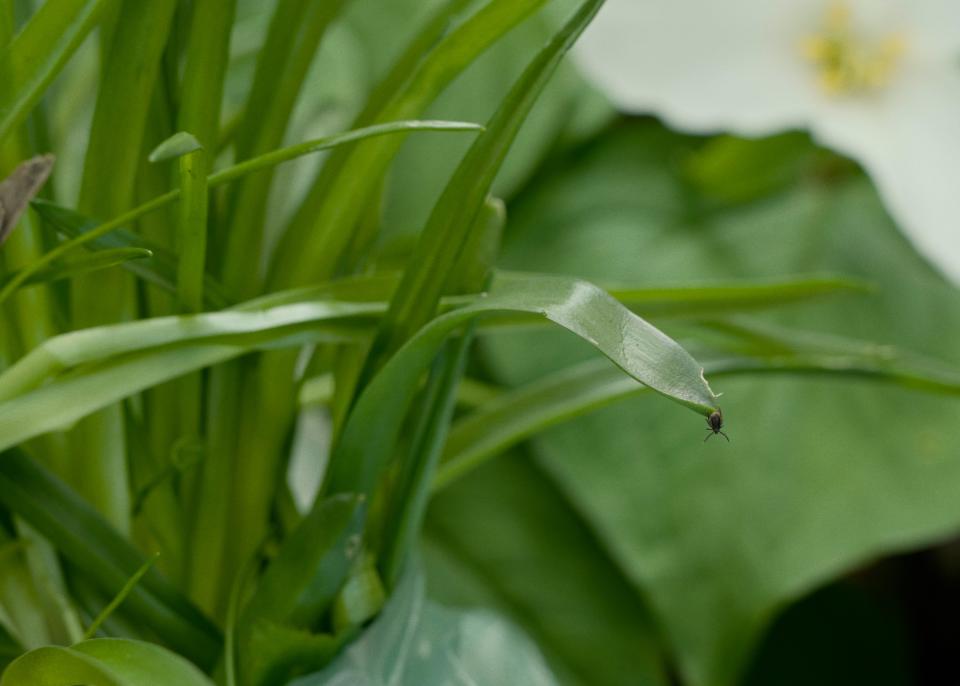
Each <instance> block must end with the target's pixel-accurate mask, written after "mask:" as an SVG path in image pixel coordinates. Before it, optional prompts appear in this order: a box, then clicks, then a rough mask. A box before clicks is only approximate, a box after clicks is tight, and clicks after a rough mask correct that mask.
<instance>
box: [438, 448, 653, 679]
mask: <svg viewBox="0 0 960 686" xmlns="http://www.w3.org/2000/svg"><path fill="white" fill-rule="evenodd" d="M425 542H426V544H427V545H426V550H425V556H424V559H425V570H426V573H427V581H428V583H427V587H428V590H429V592H430V595H431V597H433V598H437V599H439V600H441V601H443V602H445V603H454V604H456V605H458V606H464V605H466V606H475V605H483V606H486V607H490V608H493V609H496V610H498V611H502V612H504V613H505V614H506V615H507V616H508V617H510V618H511V619H512V620H513V621H515V622H516V623H517V624H518V625H519V626H520V627H521V628H522V629H523V630H524V631H525V632H526V633H527V634H528V635H529V636H530V637H531V638H532V639H534V640H535V641H536V642H537V644H538V645H539V647H540V648H541V649H542V650H543V651H544V653H545V655H546V657H547V658H548V660H549V661H550V663H551V665H552V666H553V667H554V670H555V671H556V673H557V675H558V676H559V677H560V678H561V680H562V682H563V683H565V684H570V685H571V686H573V685H578V686H622V685H623V684H633V685H635V686H654V685H663V684H666V683H668V682H667V678H666V674H665V673H664V667H663V659H664V656H663V655H662V648H661V646H660V641H659V637H658V635H657V631H656V629H655V627H654V623H653V620H652V618H651V616H650V610H649V608H648V607H646V605H645V603H644V602H643V601H642V600H641V598H640V594H639V593H637V591H636V590H635V589H634V588H632V587H631V585H630V582H629V581H628V580H627V579H626V578H625V577H624V575H623V573H622V572H621V571H620V570H619V569H618V568H617V566H616V565H615V564H614V563H613V561H612V560H611V559H610V556H609V554H608V553H607V551H605V550H604V549H603V548H602V547H601V545H600V544H599V543H598V541H597V540H596V538H595V536H594V535H593V533H592V532H591V531H590V529H589V528H588V526H587V525H586V523H585V522H584V520H583V518H582V517H581V516H580V515H579V514H578V513H577V512H576V511H575V510H574V509H573V508H572V507H571V506H570V504H569V503H567V502H566V501H565V499H564V498H563V496H562V494H561V493H560V492H559V491H558V490H557V488H556V485H555V484H553V483H552V481H551V479H550V477H549V476H548V475H547V474H545V473H544V472H543V471H542V470H541V469H539V468H538V467H537V466H536V465H535V464H533V462H532V461H531V460H529V459H528V458H527V457H526V456H525V455H522V454H518V453H516V452H514V453H512V454H510V455H509V456H505V457H504V458H503V459H502V460H500V461H498V462H495V463H492V464H488V465H485V466H484V467H482V468H481V469H478V470H477V471H476V472H474V473H472V474H471V475H470V478H469V479H465V480H463V481H461V482H459V483H457V484H454V485H452V486H451V487H450V489H449V490H448V491H444V492H442V493H439V494H437V495H435V496H434V498H433V500H432V502H431V505H430V510H429V513H428V517H427V523H426V534H425Z"/></svg>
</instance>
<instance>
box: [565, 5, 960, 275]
mask: <svg viewBox="0 0 960 686" xmlns="http://www.w3.org/2000/svg"><path fill="white" fill-rule="evenodd" d="M575 56H576V58H577V61H578V62H579V64H580V66H581V67H582V68H583V70H584V71H585V72H586V74H587V75H588V77H590V78H591V79H592V80H593V81H594V82H595V83H596V84H597V85H598V86H599V87H600V88H601V89H602V90H603V91H605V92H606V93H607V94H608V95H609V96H610V97H611V99H612V100H613V101H614V102H615V104H617V106H619V107H620V108H621V109H623V110H625V111H628V112H634V113H653V114H657V115H659V116H661V117H662V118H663V119H664V120H665V121H666V122H667V123H668V124H670V125H671V126H673V127H675V128H678V129H682V130H685V131H691V132H698V133H713V132H719V131H727V132H731V133H735V134H738V135H741V136H747V137H756V136H764V135H769V134H772V133H775V132H778V131H782V130H785V129H796V128H803V129H808V130H809V131H810V132H811V134H812V135H813V136H814V138H815V139H816V140H817V141H818V142H820V143H821V144H823V145H824V146H827V147H829V148H832V149H834V150H837V151H838V152H841V153H843V154H845V155H848V156H850V157H852V158H854V159H856V160H857V161H859V162H860V163H861V165H863V167H864V168H865V169H866V170H867V172H868V173H869V174H870V176H871V177H872V179H873V181H874V183H875V184H876V186H877V188H878V189H879V191H880V193H881V195H882V197H883V198H884V201H885V202H886V204H887V207H888V209H889V210H890V212H891V214H892V215H893V216H894V218H895V219H896V220H897V222H898V223H899V224H900V226H901V228H902V229H903V231H904V232H906V233H907V234H908V235H909V237H910V238H911V239H912V240H913V242H914V244H915V245H916V246H917V248H918V249H919V250H920V252H921V253H923V254H924V255H925V256H926V257H927V258H928V259H929V260H930V261H931V262H933V263H934V264H935V265H937V266H938V267H939V268H940V269H941V270H942V271H943V272H944V273H945V274H947V275H948V276H949V277H950V278H952V279H953V281H954V282H955V283H960V0H849V1H848V2H842V3H841V2H837V0H607V3H606V5H605V6H604V7H603V9H602V10H601V11H600V13H599V14H598V15H597V18H596V19H595V21H594V23H593V25H591V26H590V27H589V28H588V29H587V31H586V32H585V34H584V35H583V37H582V38H581V40H580V42H579V44H578V45H577V47H576V48H575Z"/></svg>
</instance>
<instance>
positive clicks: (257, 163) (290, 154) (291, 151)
mask: <svg viewBox="0 0 960 686" xmlns="http://www.w3.org/2000/svg"><path fill="white" fill-rule="evenodd" d="M482 130H483V127H482V126H480V125H478V124H470V123H464V122H448V121H398V122H390V123H387V124H377V125H375V126H369V127H366V128H363V129H357V130H356V131H348V132H346V133H342V134H337V135H334V136H325V137H323V138H317V139H314V140H310V141H306V142H304V143H298V144H296V145H291V146H288V147H285V148H280V149H279V150H274V151H272V152H268V153H266V154H263V155H260V156H258V157H255V158H253V159H250V160H246V161H244V162H240V163H239V164H235V165H233V166H232V167H228V168H226V169H223V170H221V171H219V172H216V173H214V174H211V175H210V176H209V177H207V183H208V184H209V186H210V187H211V188H214V187H216V186H219V185H222V184H225V183H229V182H230V181H234V180H236V179H238V178H241V177H243V176H246V175H247V174H251V173H253V172H255V171H258V170H260V169H266V168H268V167H272V166H274V165H277V164H280V163H282V162H287V161H289V160H293V159H296V158H298V157H302V156H303V155H309V154H311V153H314V152H319V151H321V150H326V149H328V148H332V147H336V146H338V145H346V144H348V143H355V142H357V141H361V140H364V139H366V138H371V137H376V136H385V135H390V134H397V133H408V132H412V131H457V132H463V131H469V132H476V131H482ZM179 197H180V191H179V190H173V191H170V192H169V193H165V194H164V195H161V196H159V197H156V198H154V199H153V200H150V201H148V202H146V203H144V204H142V205H140V206H138V207H135V208H133V209H132V210H129V211H127V212H125V213H123V214H121V215H120V216H118V217H115V218H114V219H111V220H110V221H108V222H105V223H103V224H100V225H98V226H96V227H94V228H91V229H90V230H89V231H86V232H85V233H84V234H83V235H81V236H77V237H76V238H73V239H71V240H69V241H67V242H66V243H62V244H61V245H59V246H57V247H56V248H54V249H53V250H50V251H49V252H47V253H45V254H44V255H43V257H41V258H40V259H38V260H36V261H35V262H33V263H32V264H31V265H30V266H29V267H26V268H25V269H23V270H22V271H21V272H20V274H19V276H18V277H17V279H14V280H13V281H11V282H9V283H8V284H7V285H6V286H4V287H3V288H0V303H2V302H3V301H4V300H6V299H7V298H8V297H10V295H11V294H12V293H13V292H14V291H15V290H16V289H17V288H18V287H19V285H20V283H22V282H23V281H24V280H26V279H27V278H28V277H29V276H30V274H32V273H34V272H35V271H37V270H39V269H41V268H42V267H45V266H46V265H48V264H50V263H51V262H53V261H55V260H56V259H58V258H59V257H60V256H62V255H63V254H65V253H67V252H69V251H70V250H73V249H74V248H76V247H78V246H81V245H84V244H86V243H90V242H92V241H95V240H96V239H98V238H100V237H102V236H105V235H106V234H108V233H110V232H112V231H116V230H117V229H119V228H120V227H122V226H126V225H128V224H130V223H132V222H133V221H135V220H136V219H138V218H140V217H142V216H143V215H145V214H147V213H149V212H153V211H154V210H158V209H160V208H161V207H165V206H167V205H169V204H170V203H172V202H176V201H177V200H178V199H179Z"/></svg>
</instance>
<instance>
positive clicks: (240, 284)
mask: <svg viewBox="0 0 960 686" xmlns="http://www.w3.org/2000/svg"><path fill="white" fill-rule="evenodd" d="M346 2H347V0H326V2H306V3H304V2H303V1H302V0H295V2H293V3H290V2H281V4H280V5H279V6H278V7H277V12H276V16H279V15H280V14H281V13H282V12H283V10H284V9H285V8H286V7H287V6H290V5H296V6H298V7H297V9H298V10H299V11H298V12H295V13H294V14H298V15H299V17H298V18H297V19H296V20H295V21H294V22H293V24H292V25H291V26H289V28H290V29H292V30H290V31H288V32H286V33H284V34H282V35H279V36H277V35H275V33H274V31H275V30H276V29H277V23H276V22H274V23H272V24H271V27H270V29H271V32H270V35H269V36H268V39H267V45H266V46H264V50H263V51H261V55H260V61H259V62H258V64H257V73H256V76H255V82H254V85H253V92H252V94H251V99H250V103H249V104H250V107H249V108H248V109H247V110H246V112H245V113H244V125H243V128H242V129H241V131H240V132H239V135H238V139H237V149H238V153H239V154H240V155H242V156H244V157H247V156H253V155H258V154H261V153H264V152H266V151H268V150H272V149H274V148H276V147H277V146H279V145H280V144H281V143H282V142H283V138H284V136H285V134H286V132H287V127H288V124H289V121H290V117H291V115H292V114H293V108H294V105H295V104H296V101H297V96H298V95H299V94H300V91H301V89H302V87H303V83H304V80H305V79H306V76H307V71H308V69H309V68H310V64H311V63H312V62H313V57H314V54H315V53H316V51H317V47H318V46H319V45H320V41H321V39H322V38H323V36H324V34H325V33H326V30H327V28H328V27H329V26H330V24H331V23H332V22H333V21H334V20H335V19H336V18H337V16H338V15H339V14H340V12H341V10H342V9H343V7H344V6H345V5H346ZM275 38H276V39H277V40H274V39H275ZM278 45H279V46H284V47H285V48H286V49H285V50H284V51H283V52H284V53H285V55H284V57H286V59H283V60H282V64H276V65H272V62H273V59H272V58H273V54H272V53H271V52H270V49H271V48H274V47H277V46H278ZM287 46H289V47H287ZM271 66H275V67H279V68H278V69H273V70H270V71H268V69H269V68H270V67H271ZM261 79H263V80H264V81H265V83H264V82H261ZM266 84H268V85H267V89H266V93H264V85H266ZM264 95H267V97H266V98H264V97H263V96H264ZM272 182H273V170H272V168H266V169H264V170H262V172H261V173H258V174H254V175H252V176H251V177H249V178H247V179H245V180H244V181H243V182H242V183H241V184H239V185H238V187H237V188H236V189H233V193H232V194H231V202H230V215H229V226H230V230H229V232H228V233H227V234H226V237H225V240H226V244H225V246H224V256H223V274H222V276H223V281H224V284H225V285H226V287H227V291H228V292H229V293H230V294H231V295H232V296H233V297H234V298H236V299H237V300H243V299H246V298H250V297H252V296H254V295H256V294H258V293H260V292H261V290H262V289H261V287H260V285H261V281H262V276H261V273H260V256H261V253H262V251H263V247H264V246H263V241H264V229H265V225H266V224H267V222H266V212H267V200H268V198H269V194H270V188H271V185H272Z"/></svg>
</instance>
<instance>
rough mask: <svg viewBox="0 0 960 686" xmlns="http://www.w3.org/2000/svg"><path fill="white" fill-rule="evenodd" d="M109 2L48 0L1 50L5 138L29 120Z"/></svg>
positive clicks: (0, 121) (0, 115) (0, 114)
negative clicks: (33, 110)
mask: <svg viewBox="0 0 960 686" xmlns="http://www.w3.org/2000/svg"><path fill="white" fill-rule="evenodd" d="M108 4H109V0H48V1H47V2H44V3H43V4H42V5H41V6H40V7H39V9H37V11H36V12H35V13H34V14H33V16H32V17H31V18H30V21H29V22H27V24H26V26H24V27H23V29H22V30H21V31H20V32H19V33H18V34H17V35H16V37H15V38H14V39H13V41H12V42H11V43H9V44H8V45H7V46H6V47H5V48H4V49H2V50H0V83H2V84H3V88H2V89H0V142H3V141H4V140H5V139H6V137H7V136H8V135H9V134H10V132H11V131H13V130H14V128H16V127H17V126H18V125H19V124H20V123H22V122H23V121H24V119H25V118H26V116H27V115H28V114H29V113H30V110H31V108H32V107H33V106H34V105H35V104H36V103H37V101H38V100H39V99H40V96H42V95H43V92H44V90H46V88H47V86H49V85H50V83H51V82H52V81H53V79H54V78H55V77H56V75H57V74H58V73H59V72H60V70H61V69H62V68H63V65H64V64H66V62H67V60H68V59H70V56H71V55H72V54H73V52H74V51H75V50H76V49H77V48H78V47H79V46H80V43H82V42H83V39H84V38H85V37H86V35H87V34H88V33H89V32H90V30H91V29H92V28H93V27H94V26H95V25H96V23H97V21H98V19H99V17H100V12H101V11H102V9H103V8H104V6H106V5H108Z"/></svg>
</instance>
